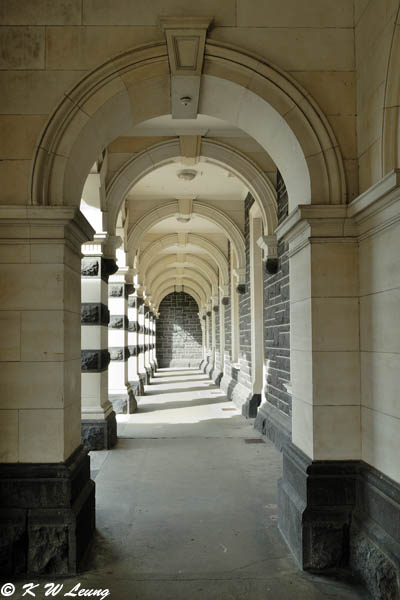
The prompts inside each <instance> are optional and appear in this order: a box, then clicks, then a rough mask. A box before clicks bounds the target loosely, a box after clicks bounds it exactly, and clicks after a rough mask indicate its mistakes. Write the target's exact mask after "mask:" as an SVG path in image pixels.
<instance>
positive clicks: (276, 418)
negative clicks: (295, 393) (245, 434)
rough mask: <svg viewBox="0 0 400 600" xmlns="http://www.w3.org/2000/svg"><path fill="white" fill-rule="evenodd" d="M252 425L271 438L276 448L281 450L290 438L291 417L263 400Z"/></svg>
mask: <svg viewBox="0 0 400 600" xmlns="http://www.w3.org/2000/svg"><path fill="white" fill-rule="evenodd" d="M254 427H255V428H256V429H257V431H259V432H260V433H261V434H262V435H265V437H267V438H268V439H269V440H271V441H272V442H273V443H274V444H275V446H276V447H277V448H278V450H282V449H283V447H284V446H285V444H287V443H289V442H290V441H291V439H292V429H291V427H292V420H291V418H290V417H289V416H288V415H286V414H285V413H283V412H282V411H281V410H279V409H278V408H276V407H275V406H273V405H272V404H270V403H269V402H263V404H261V406H260V407H259V409H258V411H257V416H256V421H255V423H254Z"/></svg>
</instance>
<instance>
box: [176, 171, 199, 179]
mask: <svg viewBox="0 0 400 600" xmlns="http://www.w3.org/2000/svg"><path fill="white" fill-rule="evenodd" d="M196 175H197V171H194V170H193V169H184V170H183V171H179V172H178V174H177V177H178V179H180V180H181V181H193V179H194V178H195V177H196Z"/></svg>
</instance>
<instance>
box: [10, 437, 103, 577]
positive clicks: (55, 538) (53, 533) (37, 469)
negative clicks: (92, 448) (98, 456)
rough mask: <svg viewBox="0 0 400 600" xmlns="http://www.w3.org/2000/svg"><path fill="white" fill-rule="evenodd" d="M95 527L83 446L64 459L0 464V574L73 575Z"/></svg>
mask: <svg viewBox="0 0 400 600" xmlns="http://www.w3.org/2000/svg"><path fill="white" fill-rule="evenodd" d="M94 528H95V486H94V482H93V481H91V479H90V459H89V456H88V454H87V449H85V448H83V447H82V446H80V447H79V448H78V449H77V450H76V451H75V452H74V453H73V455H72V456H71V457H70V458H69V459H68V460H67V461H66V462H64V463H54V464H53V463H49V464H27V463H20V464H1V465H0V539H1V553H0V557H1V559H0V560H1V563H0V573H1V575H2V576H8V577H9V576H16V575H30V576H38V575H46V576H50V575H60V576H61V575H75V574H76V572H77V569H78V567H79V564H80V562H81V560H82V558H83V555H84V553H85V551H86V549H87V546H88V544H89V542H90V539H91V537H92V534H93V532H94Z"/></svg>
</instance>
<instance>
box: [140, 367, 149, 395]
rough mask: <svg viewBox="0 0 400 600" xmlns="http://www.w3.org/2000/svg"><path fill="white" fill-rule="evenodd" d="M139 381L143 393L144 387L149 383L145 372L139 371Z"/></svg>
mask: <svg viewBox="0 0 400 600" xmlns="http://www.w3.org/2000/svg"><path fill="white" fill-rule="evenodd" d="M139 379H140V382H141V385H142V388H143V393H144V386H145V385H148V383H149V381H148V375H147V371H140V373H139Z"/></svg>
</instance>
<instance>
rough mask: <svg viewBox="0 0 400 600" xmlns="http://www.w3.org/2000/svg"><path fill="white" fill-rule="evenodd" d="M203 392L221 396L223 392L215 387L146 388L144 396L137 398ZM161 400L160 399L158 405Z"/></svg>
mask: <svg viewBox="0 0 400 600" xmlns="http://www.w3.org/2000/svg"><path fill="white" fill-rule="evenodd" d="M205 390H210V392H216V391H217V392H218V393H220V394H221V395H223V392H221V391H220V390H219V388H217V387H211V388H210V386H207V385H203V386H201V387H200V386H199V387H179V388H170V387H168V388H166V389H165V390H152V389H148V388H146V391H145V394H144V396H139V398H140V397H141V398H148V397H149V396H161V394H162V395H163V396H168V395H169V394H186V393H188V392H189V393H190V392H204V391H205ZM162 402H163V400H161V399H160V404H161V403H162Z"/></svg>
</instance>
